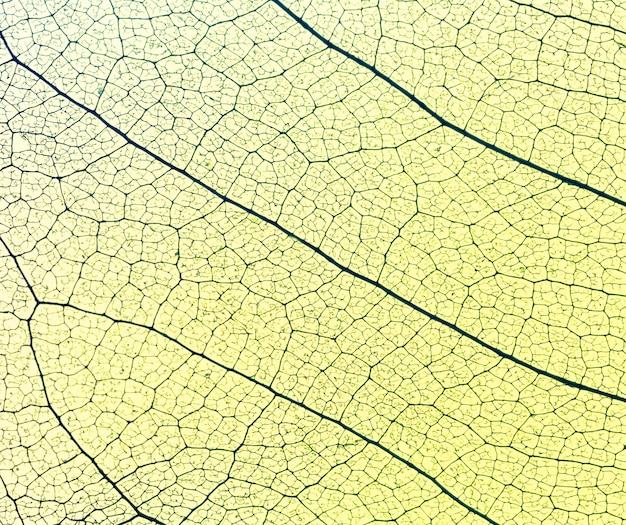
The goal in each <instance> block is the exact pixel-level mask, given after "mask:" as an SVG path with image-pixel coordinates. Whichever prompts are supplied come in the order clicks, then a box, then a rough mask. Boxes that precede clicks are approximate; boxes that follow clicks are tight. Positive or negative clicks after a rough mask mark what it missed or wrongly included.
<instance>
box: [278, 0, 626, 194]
mask: <svg viewBox="0 0 626 525" xmlns="http://www.w3.org/2000/svg"><path fill="white" fill-rule="evenodd" d="M270 1H271V2H272V3H274V4H275V5H276V6H277V7H279V8H280V9H281V10H282V11H284V12H285V13H286V14H287V15H289V16H290V17H291V18H292V19H293V20H294V21H295V22H296V23H298V24H299V25H300V26H301V27H302V28H303V29H305V30H306V31H308V32H309V33H311V34H312V35H313V36H314V37H315V38H317V39H318V40H319V41H320V42H322V43H323V44H324V45H326V46H327V47H328V48H329V49H332V50H333V51H336V52H337V53H339V54H341V55H343V56H344V57H346V58H347V59H349V60H351V61H353V62H355V63H356V64H358V65H360V66H361V67H363V68H365V69H367V70H368V71H370V72H371V73H372V74H374V75H375V76H376V77H378V78H380V79H381V80H383V81H384V82H386V83H387V84H389V85H390V86H391V87H393V88H394V89H396V90H398V91H399V92H400V93H402V94H403V95H404V96H405V97H407V98H408V99H410V100H411V101H412V102H414V103H415V104H417V105H418V106H419V107H420V108H421V109H422V110H424V111H425V112H426V113H428V114H429V115H430V116H431V117H433V118H434V119H436V120H437V121H438V122H439V123H441V125H442V126H445V127H446V128H449V129H451V130H452V131H455V132H456V133H459V134H461V135H463V136H464V137H466V138H468V139H470V140H472V141H474V142H476V143H478V144H480V145H481V146H483V147H485V148H487V149H489V150H491V151H494V152H496V153H498V154H500V155H503V156H505V157H507V158H508V159H511V160H514V161H515V162H518V163H519V164H522V165H524V166H528V167H529V168H532V169H534V170H536V171H539V172H541V173H543V174H545V175H549V176H550V177H553V178H555V179H557V180H560V181H561V182H564V183H565V184H570V185H572V186H576V187H578V188H582V189H584V190H587V191H589V192H591V193H593V194H595V195H597V196H598V197H602V198H603V199H607V200H609V201H611V202H614V203H615V204H620V205H622V206H626V200H624V199H621V198H619V197H616V196H615V195H611V194H609V193H606V192H604V191H602V190H599V189H597V188H594V187H593V186H589V185H588V184H585V183H584V182H581V181H579V180H576V179H572V178H570V177H566V176H565V175H562V174H560V173H558V172H556V171H553V170H550V169H548V168H544V167H543V166H540V165H539V164H536V163H534V162H532V161H530V160H527V159H524V158H522V157H519V156H518V155H515V154H513V153H511V152H510V151H507V150H505V149H503V148H501V147H499V146H496V145H495V144H491V143H490V142H487V141H486V140H484V139H482V138H480V137H479V136H478V135H474V134H473V133H471V132H469V131H467V130H466V129H463V128H461V127H459V126H457V125H456V124H453V123H452V122H450V121H449V120H446V119H445V118H444V117H442V116H441V115H439V114H438V113H437V112H436V111H434V110H433V109H432V108H431V107H430V106H428V105H427V104H426V103H425V102H424V101H422V100H420V99H418V98H417V97H416V96H415V95H414V94H413V93H411V92H410V91H409V90H408V89H406V88H404V87H402V86H401V85H400V84H398V83H397V82H396V81H395V80H393V79H392V78H391V77H389V76H387V75H385V74H384V73H383V72H382V71H380V70H379V69H378V68H377V67H375V66H373V65H371V64H369V63H367V62H366V61H365V60H363V59H361V58H359V57H357V56H356V55H353V54H352V53H350V52H348V51H346V50H345V49H343V48H341V47H339V46H338V45H336V44H334V43H333V42H331V41H330V40H328V39H327V38H326V37H324V36H323V35H322V34H321V33H319V32H317V31H316V30H315V29H314V28H313V27H312V26H310V25H309V24H308V23H307V22H305V21H304V20H303V19H302V18H301V17H299V16H298V15H296V14H295V13H294V12H293V11H292V10H291V9H289V8H288V7H287V6H286V5H285V4H283V3H282V2H281V1H280V0H270Z"/></svg>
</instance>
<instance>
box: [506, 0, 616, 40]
mask: <svg viewBox="0 0 626 525" xmlns="http://www.w3.org/2000/svg"><path fill="white" fill-rule="evenodd" d="M509 2H511V3H512V4H515V5H518V6H520V7H529V8H530V9H533V10H535V11H539V12H540V13H543V14H544V15H548V16H551V17H553V18H569V19H570V20H576V22H580V23H582V24H586V25H590V26H595V27H604V28H605V29H610V30H611V31H615V32H616V33H624V34H626V31H625V30H623V29H617V28H616V27H613V26H610V25H608V24H602V23H600V22H592V21H591V20H585V19H584V18H579V17H577V16H574V15H565V14H563V15H557V14H556V13H551V12H550V11H548V10H546V9H542V8H541V7H537V6H535V5H533V4H524V3H522V2H518V1H517V0H509Z"/></svg>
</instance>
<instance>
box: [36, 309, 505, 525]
mask: <svg viewBox="0 0 626 525" xmlns="http://www.w3.org/2000/svg"><path fill="white" fill-rule="evenodd" d="M39 305H41V306H58V307H60V308H71V309H72V310H75V311H77V312H82V313H85V314H88V315H96V316H100V317H104V318H105V319H108V320H109V321H111V322H113V323H119V324H126V325H128V326H134V327H135V328H141V329H144V330H149V331H151V332H153V333H155V334H157V335H159V336H161V337H163V338H164V339H166V340H168V341H170V342H172V343H174V344H176V345H177V346H179V347H180V348H182V349H184V350H185V351H186V352H189V353H190V354H191V355H193V356H195V357H198V358H200V359H203V360H205V361H207V362H209V363H211V364H212V365H214V366H217V367H219V368H221V369H222V370H225V371H226V372H230V373H232V374H235V375H237V376H238V377H241V378H242V379H245V380H246V381H249V382H250V383H253V384H255V385H257V386H259V387H261V388H263V389H265V390H267V391H268V392H269V393H271V394H272V395H273V396H275V397H277V398H279V399H282V400H284V401H287V402H288V403H291V404H293V405H296V406H298V407H300V408H302V409H304V410H306V411H307V412H309V413H311V414H313V415H315V416H317V417H319V418H320V419H323V420H325V421H328V422H330V423H333V424H335V425H337V426H339V427H341V428H342V429H343V430H345V431H346V432H350V433H351V434H353V435H354V436H356V437H358V438H359V439H362V440H363V441H365V442H366V443H368V444H369V445H372V446H374V447H376V448H378V449H379V450H381V451H383V452H385V453H386V454H388V455H390V456H391V457H393V458H394V459H396V460H397V461H400V462H401V463H403V464H404V465H406V466H407V467H409V468H410V469H411V470H414V471H415V472H417V473H418V474H420V475H421V476H423V477H425V478H426V479H428V480H429V481H431V482H432V483H433V484H434V485H436V486H437V488H438V489H439V490H441V492H442V493H444V494H445V495H446V496H448V497H450V498H451V499H452V500H454V501H455V502H456V503H458V504H459V505H461V506H462V507H463V508H465V509H466V510H467V511H469V512H471V513H472V514H475V515H477V516H479V517H481V518H483V519H484V520H485V521H487V522H488V523H491V524H492V525H498V523H497V522H496V521H494V520H492V519H491V518H490V517H489V516H487V515H486V514H483V513H482V512H480V511H479V510H478V509H475V508H473V507H472V506H471V505H468V504H467V503H465V502H463V501H462V500H461V499H459V497H458V496H455V495H454V494H453V493H452V492H451V491H450V490H449V489H447V488H446V487H445V486H444V485H442V484H441V483H440V482H439V481H437V479H436V478H435V477H434V476H432V475H430V474H428V472H426V471H424V470H422V469H421V468H420V467H418V466H417V465H415V464H414V463H412V462H411V461H409V460H408V459H405V458H403V457H402V456H400V455H398V454H397V453H396V452H394V451H393V450H391V449H389V448H387V447H386V446H385V445H383V444H381V443H379V442H377V441H375V440H373V439H372V438H369V437H367V436H366V435H365V434H362V433H360V432H359V431H358V430H355V429H353V428H352V427H350V426H349V425H347V424H345V423H344V422H342V421H341V420H340V419H335V418H333V417H330V416H328V415H326V414H324V413H323V412H320V411H318V410H315V409H314V408H311V407H309V406H307V405H306V404H305V403H302V402H301V401H297V400H295V399H293V398H291V397H289V396H287V395H285V394H282V393H280V392H279V391H278V390H276V389H274V388H273V387H272V386H271V385H266V384H265V383H262V382H261V381H259V380H258V379H255V378H254V377H252V376H248V375H246V374H244V373H242V372H240V371H239V370H237V369H236V368H233V367H229V366H227V365H225V364H223V363H220V362H219V361H216V360H215V359H213V358H211V357H209V356H207V355H205V354H202V353H200V352H197V351H195V350H193V349H192V348H190V347H188V346H187V345H185V344H184V343H181V342H180V341H178V340H176V339H175V338H174V337H172V336H170V335H168V334H167V333H165V332H163V331H161V330H159V329H158V328H155V327H153V326H148V325H143V324H140V323H136V322H134V321H126V320H121V319H116V318H114V317H112V316H110V315H108V314H106V313H102V314H95V313H93V312H90V311H89V310H86V309H84V308H80V307H78V306H74V305H71V304H63V303H55V302H52V301H41V302H40V303H39Z"/></svg>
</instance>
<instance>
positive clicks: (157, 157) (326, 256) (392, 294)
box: [0, 0, 626, 403]
mask: <svg viewBox="0 0 626 525" xmlns="http://www.w3.org/2000/svg"><path fill="white" fill-rule="evenodd" d="M272 1H274V0H272ZM0 39H2V41H3V43H4V45H5V47H6V49H7V50H8V52H9V53H10V55H11V57H12V60H13V61H14V62H15V63H16V64H17V65H19V66H20V67H22V68H24V69H25V70H26V71H28V72H29V73H30V74H32V75H33V76H35V77H36V78H38V79H39V80H40V81H41V82H43V83H44V84H46V85H47V86H48V87H49V88H50V89H52V90H53V91H54V92H55V93H57V94H58V95H59V96H61V97H63V98H64V99H66V100H67V101H68V102H70V103H71V104H73V105H75V106H76V107H78V108H80V109H82V110H83V111H85V112H86V113H88V114H90V115H92V116H93V117H94V118H96V119H97V120H99V121H100V122H101V123H102V124H104V126H106V127H107V128H108V129H109V130H111V131H113V132H114V133H115V134H117V135H118V136H119V137H121V138H123V139H124V140H125V141H126V143H127V144H129V145H131V146H133V147H134V148H137V149H138V150H139V151H142V152H143V153H145V154H146V155H148V156H150V157H151V158H153V159H154V160H156V161H158V162H160V163H161V164H163V165H164V166H166V167H167V168H169V169H170V170H172V171H174V172H176V173H178V174H180V175H182V176H183V177H185V178H187V179H189V180H191V181H193V182H194V183H195V184H197V185H198V186H201V187H202V188H204V189H205V190H206V191H208V192H209V193H211V194H212V195H214V196H215V197H217V198H219V199H220V200H222V201H223V202H225V203H227V204H230V205H232V206H235V207H236V208H238V209H240V210H242V211H244V212H246V213H247V214H249V215H252V216H253V217H256V218H257V219H259V220H261V221H263V222H264V223H266V224H269V225H271V226H273V227H274V228H276V229H277V230H279V231H280V232H281V233H283V234H285V235H287V236H289V237H291V238H293V239H294V240H296V241H298V242H299V243H300V244H302V245H303V246H306V247H307V248H309V249H310V250H312V251H313V252H315V253H316V254H318V255H319V256H320V257H322V258H323V259H325V260H326V261H328V262H329V263H330V264H332V265H333V266H335V267H336V268H338V269H339V270H341V271H342V272H345V273H347V274H348V275H351V276H352V277H354V278H355V279H359V280H360V281H363V282H365V283H367V284H369V285H371V286H374V287H375V288H377V289H379V290H381V291H383V292H385V293H386V294H387V295H389V296H390V297H393V298H394V299H396V300H397V301H399V302H401V303H402V304H404V305H406V306H408V307H409V308H411V309H413V310H415V311H416V312H419V313H420V314H422V315H424V316H426V317H427V318H429V319H431V320H433V321H435V322H437V323H440V324H442V325H444V326H446V327H447V328H449V329H451V330H453V331H455V332H456V333H458V334H460V335H462V336H463V337H466V338H468V339H470V340H471V341H474V342H475V343H477V344H479V345H480V346H482V347H483V348H485V349H487V350H489V351H491V352H493V353H495V354H496V355H498V356H499V357H501V358H503V359H507V360H509V361H511V362H513V363H515V364H517V365H519V366H522V367H524V368H526V369H528V370H531V371H533V372H534V373H536V374H538V375H542V376H545V377H548V378H550V379H552V380H555V381H557V382H559V383H561V384H563V385H565V386H568V387H571V388H576V389H579V390H584V391H586V392H590V393H592V394H597V395H600V396H604V397H608V398H610V399H613V400H615V401H621V402H624V403H626V397H623V396H620V395H618V394H613V393H611V392H605V391H603V390H600V389H598V388H593V387H591V386H588V385H585V384H583V383H579V382H577V381H572V380H570V379H567V378H564V377H561V376H558V375H557V374H553V373H552V372H549V371H547V370H543V369H541V368H538V367H536V366H534V365H532V364H530V363H527V362H525V361H523V360H522V359H519V358H518V357H515V356H514V355H512V354H509V353H507V352H504V351H503V350H500V349H499V348H497V347H495V346H493V345H491V344H489V343H487V342H485V341H483V340H482V339H480V338H479V337H477V336H475V335H473V334H471V333H470V332H468V331H467V330H464V329H463V328H460V327H459V326H456V325H455V324H454V323H451V322H450V321H447V320H446V319H444V318H442V317H439V316H438V315H436V314H433V313H432V312H429V311H428V310H425V309H424V308H422V307H421V306H418V305H417V304H415V303H413V302H412V301H411V300H409V299H407V298H405V297H403V296H401V295H400V294H398V293H397V292H394V291H393V290H392V289H391V288H388V287H387V286H385V285H384V284H382V283H380V282H378V281H376V280H374V279H371V278H369V277H367V276H365V275H362V274H360V273H358V272H356V271H354V270H352V269H351V268H349V267H348V266H345V265H343V264H341V263H340V262H339V261H337V260H336V259H334V258H333V257H332V256H330V255H329V254H327V253H326V252H324V251H322V250H321V249H320V248H318V247H317V246H315V245H313V244H312V243H310V242H309V241H307V240H306V239H304V238H302V237H300V236H298V235H296V234H294V233H293V232H291V231H290V230H289V229H287V228H285V227H284V226H282V225H281V224H280V223H279V222H278V221H275V220H273V219H270V218H269V217H266V216H265V215H263V214H262V213H260V212H258V211H256V210H254V209H253V208H250V207H248V206H245V205H244V204H241V203H240V202H238V201H236V200H234V199H232V198H230V197H228V196H227V195H224V194H223V193H220V192H219V191H217V190H216V189H215V188H213V187H211V186H209V185H208V184H206V183H205V182H203V181H202V180H200V179H198V178H197V177H195V176H193V175H192V174H191V173H189V172H188V171H187V170H185V169H183V168H179V167H178V166H176V165H174V164H173V163H172V162H170V161H168V160H166V159H164V158H163V157H161V156H160V155H158V154H157V153H154V152H153V151H151V150H149V149H148V148H147V147H145V146H143V145H142V144H140V143H138V142H137V141H135V140H133V139H132V138H130V137H129V136H127V135H126V134H125V133H124V132H123V131H122V130H120V129H119V128H117V127H116V126H114V125H113V124H111V123H110V122H108V121H107V120H106V119H105V118H104V117H102V115H100V114H99V113H97V112H96V111H95V110H93V109H91V108H89V107H88V106H86V105H84V104H82V103H81V102H79V101H77V100H75V99H74V98H72V97H71V96H70V95H68V94H67V93H64V92H63V91H61V90H60V89H59V88H58V87H56V86H55V85H54V84H52V83H51V82H50V81H49V80H48V79H46V78H45V77H44V76H43V75H41V74H40V73H38V72H37V71H35V70H34V69H33V68H32V67H30V66H29V65H28V64H25V63H24V62H22V61H21V60H20V59H19V58H17V56H16V55H15V54H14V53H13V51H12V50H11V48H10V47H9V45H8V43H7V41H6V39H5V37H4V35H3V34H2V32H0ZM400 89H402V88H400ZM512 158H513V157H512ZM528 165H530V164H528ZM576 185H577V186H580V187H584V185H582V183H577V184H576ZM619 203H620V204H622V202H621V201H620V202H619ZM623 204H625V205H626V201H624V202H623Z"/></svg>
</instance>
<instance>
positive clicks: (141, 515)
mask: <svg viewBox="0 0 626 525" xmlns="http://www.w3.org/2000/svg"><path fill="white" fill-rule="evenodd" d="M40 304H44V303H41V302H39V303H38V305H40ZM30 323H31V320H29V321H28V338H29V343H30V344H29V345H28V346H29V347H30V349H31V352H32V354H33V359H34V360H35V365H36V366H37V372H38V374H39V378H40V379H41V387H42V389H43V394H44V396H45V398H46V403H47V407H46V408H47V409H48V410H50V412H52V415H53V416H54V417H55V419H56V421H57V423H58V425H59V426H60V427H61V428H62V429H63V431H64V432H65V433H66V434H67V435H68V437H69V438H70V441H71V442H72V443H74V445H75V446H76V448H77V449H78V450H79V451H80V453H81V454H82V455H83V456H85V457H86V458H87V459H88V460H89V462H90V463H91V464H92V465H93V467H94V468H95V469H96V470H97V471H98V473H99V474H100V476H102V479H103V480H105V481H106V482H107V483H108V484H109V485H110V486H111V487H112V488H113V490H114V491H115V492H117V493H118V494H119V496H120V498H121V499H122V500H123V501H125V502H126V503H127V504H128V505H129V506H130V508H131V509H132V510H133V512H134V513H135V518H137V517H139V518H143V519H145V520H146V521H149V522H150V523H155V524H156V525H166V524H165V523H164V522H162V521H161V520H159V519H157V518H153V517H152V516H149V515H147V514H144V513H143V512H141V511H140V510H139V508H138V507H137V506H136V505H135V504H134V503H133V502H132V501H130V499H129V498H128V496H126V495H125V494H124V493H123V492H122V491H121V490H120V489H119V487H118V486H117V485H116V484H115V482H114V481H113V480H112V479H111V478H109V476H108V475H107V473H106V472H105V471H104V470H102V467H100V465H98V462H97V461H96V459H95V458H94V457H93V456H92V455H91V454H89V453H88V452H87V451H86V450H85V449H84V448H83V447H82V446H81V445H80V443H79V442H78V441H77V440H76V438H75V437H74V435H73V434H72V433H71V432H70V431H69V429H68V428H67V427H66V426H65V423H63V420H62V419H61V416H59V414H58V413H57V411H56V410H55V409H54V408H53V407H52V403H51V402H50V398H49V397H48V391H47V389H46V383H45V380H44V377H45V376H44V373H43V372H42V370H41V366H40V365H39V358H38V357H37V352H35V347H34V346H33V336H32V331H31V326H30Z"/></svg>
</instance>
